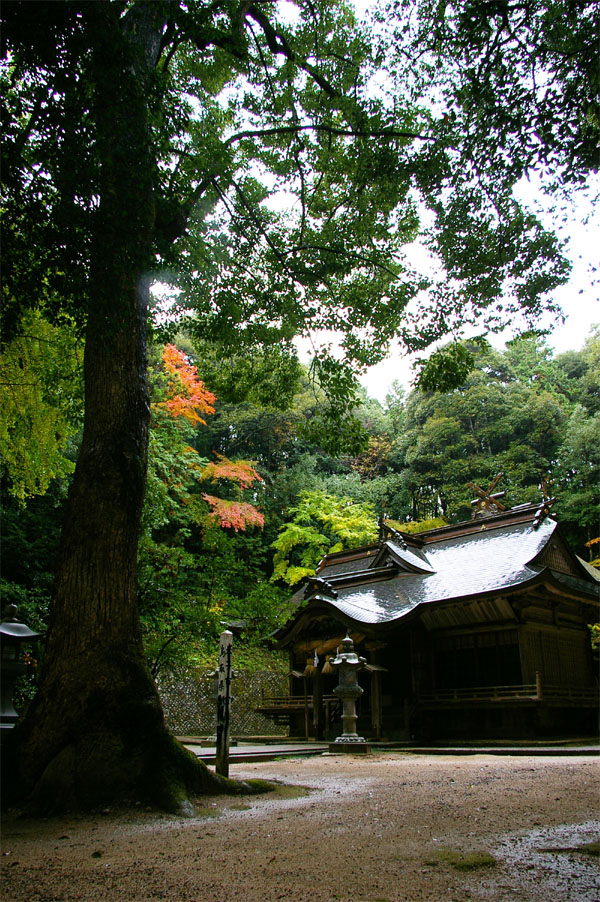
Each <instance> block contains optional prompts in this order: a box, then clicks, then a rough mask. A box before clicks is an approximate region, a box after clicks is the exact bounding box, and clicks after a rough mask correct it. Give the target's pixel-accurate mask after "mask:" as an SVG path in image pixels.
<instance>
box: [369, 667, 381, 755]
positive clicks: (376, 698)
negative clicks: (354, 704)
mask: <svg viewBox="0 0 600 902" xmlns="http://www.w3.org/2000/svg"><path fill="white" fill-rule="evenodd" d="M381 709H382V704H381V672H380V671H379V670H375V671H373V673H372V674H371V726H372V727H374V729H375V739H376V740H377V742H379V740H380V739H381V727H382V710H381Z"/></svg>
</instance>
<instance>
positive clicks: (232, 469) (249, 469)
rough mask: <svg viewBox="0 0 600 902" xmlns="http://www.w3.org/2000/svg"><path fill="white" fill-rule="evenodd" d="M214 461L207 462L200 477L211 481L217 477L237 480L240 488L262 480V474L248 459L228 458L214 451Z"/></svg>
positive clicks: (214, 480) (217, 479)
mask: <svg viewBox="0 0 600 902" xmlns="http://www.w3.org/2000/svg"><path fill="white" fill-rule="evenodd" d="M215 457H216V458H217V459H216V461H211V462H210V463H208V464H207V465H206V466H205V467H204V470H203V471H202V478H203V479H209V480H210V481H211V482H218V481H219V479H231V481H232V482H237V483H238V485H239V486H240V487H241V488H242V489H247V488H248V486H251V485H252V484H253V483H254V482H257V481H258V482H262V481H263V479H262V476H261V475H260V474H259V473H258V472H257V471H256V470H255V469H254V467H253V466H252V464H251V463H250V461H248V460H229V458H228V457H224V455H223V454H218V453H217V452H215Z"/></svg>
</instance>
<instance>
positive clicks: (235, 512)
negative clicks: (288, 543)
mask: <svg viewBox="0 0 600 902" xmlns="http://www.w3.org/2000/svg"><path fill="white" fill-rule="evenodd" d="M202 497H203V498H204V500H205V501H206V503H207V504H208V506H209V507H210V509H211V516H212V517H214V519H215V520H217V521H218V523H219V525H220V526H222V527H223V528H224V529H233V530H235V532H239V531H240V530H241V531H242V532H243V531H244V530H245V529H247V528H248V527H249V526H258V527H260V528H261V529H262V527H263V526H264V524H265V518H264V516H263V514H261V512H260V511H259V510H257V509H256V508H255V507H254V505H252V504H248V502H247V501H226V500H225V499H224V498H215V496H214V495H207V494H206V493H205V492H203V494H202Z"/></svg>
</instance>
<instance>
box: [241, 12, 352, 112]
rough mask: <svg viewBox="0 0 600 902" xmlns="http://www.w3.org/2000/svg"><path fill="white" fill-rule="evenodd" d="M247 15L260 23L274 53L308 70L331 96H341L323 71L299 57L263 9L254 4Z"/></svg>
mask: <svg viewBox="0 0 600 902" xmlns="http://www.w3.org/2000/svg"><path fill="white" fill-rule="evenodd" d="M247 15H248V16H249V17H250V18H252V19H254V21H255V22H256V23H257V24H258V25H260V27H261V29H262V32H263V34H264V36H265V38H266V41H267V44H268V45H269V50H270V51H271V52H272V53H275V54H277V55H278V56H285V58H286V59H288V60H289V61H290V62H291V63H296V65H297V66H299V67H300V68H301V69H303V70H304V71H305V72H307V73H308V74H309V75H310V76H311V78H313V79H314V81H316V83H317V84H318V86H319V87H320V88H321V90H323V91H325V93H326V94H327V95H328V96H329V97H339V96H340V93H339V91H337V90H336V89H335V88H334V87H333V86H332V85H331V84H330V83H329V82H328V81H327V79H326V78H324V77H323V76H322V75H321V73H320V72H319V71H318V70H317V69H316V68H315V67H314V66H312V65H311V64H310V63H309V62H308V60H305V59H303V58H302V57H299V56H298V54H297V53H295V52H294V50H292V48H291V47H290V45H289V44H288V42H287V39H286V38H285V36H284V35H283V34H281V32H280V31H277V30H276V29H275V28H273V26H272V25H271V23H270V21H269V19H268V17H267V16H266V15H265V14H264V13H263V11H262V10H260V9H258V8H257V7H256V6H254V5H252V6H251V7H250V8H249V9H248V12H247Z"/></svg>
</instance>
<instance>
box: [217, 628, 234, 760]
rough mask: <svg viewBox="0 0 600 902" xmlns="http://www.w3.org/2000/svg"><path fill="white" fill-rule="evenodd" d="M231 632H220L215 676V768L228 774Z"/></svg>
mask: <svg viewBox="0 0 600 902" xmlns="http://www.w3.org/2000/svg"><path fill="white" fill-rule="evenodd" d="M232 643H233V633H232V632H230V631H229V630H225V632H224V633H221V639H220V645H219V667H218V678H217V752H216V765H215V770H216V772H217V773H218V774H220V775H221V776H222V777H228V776H229V709H230V705H231V650H232Z"/></svg>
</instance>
